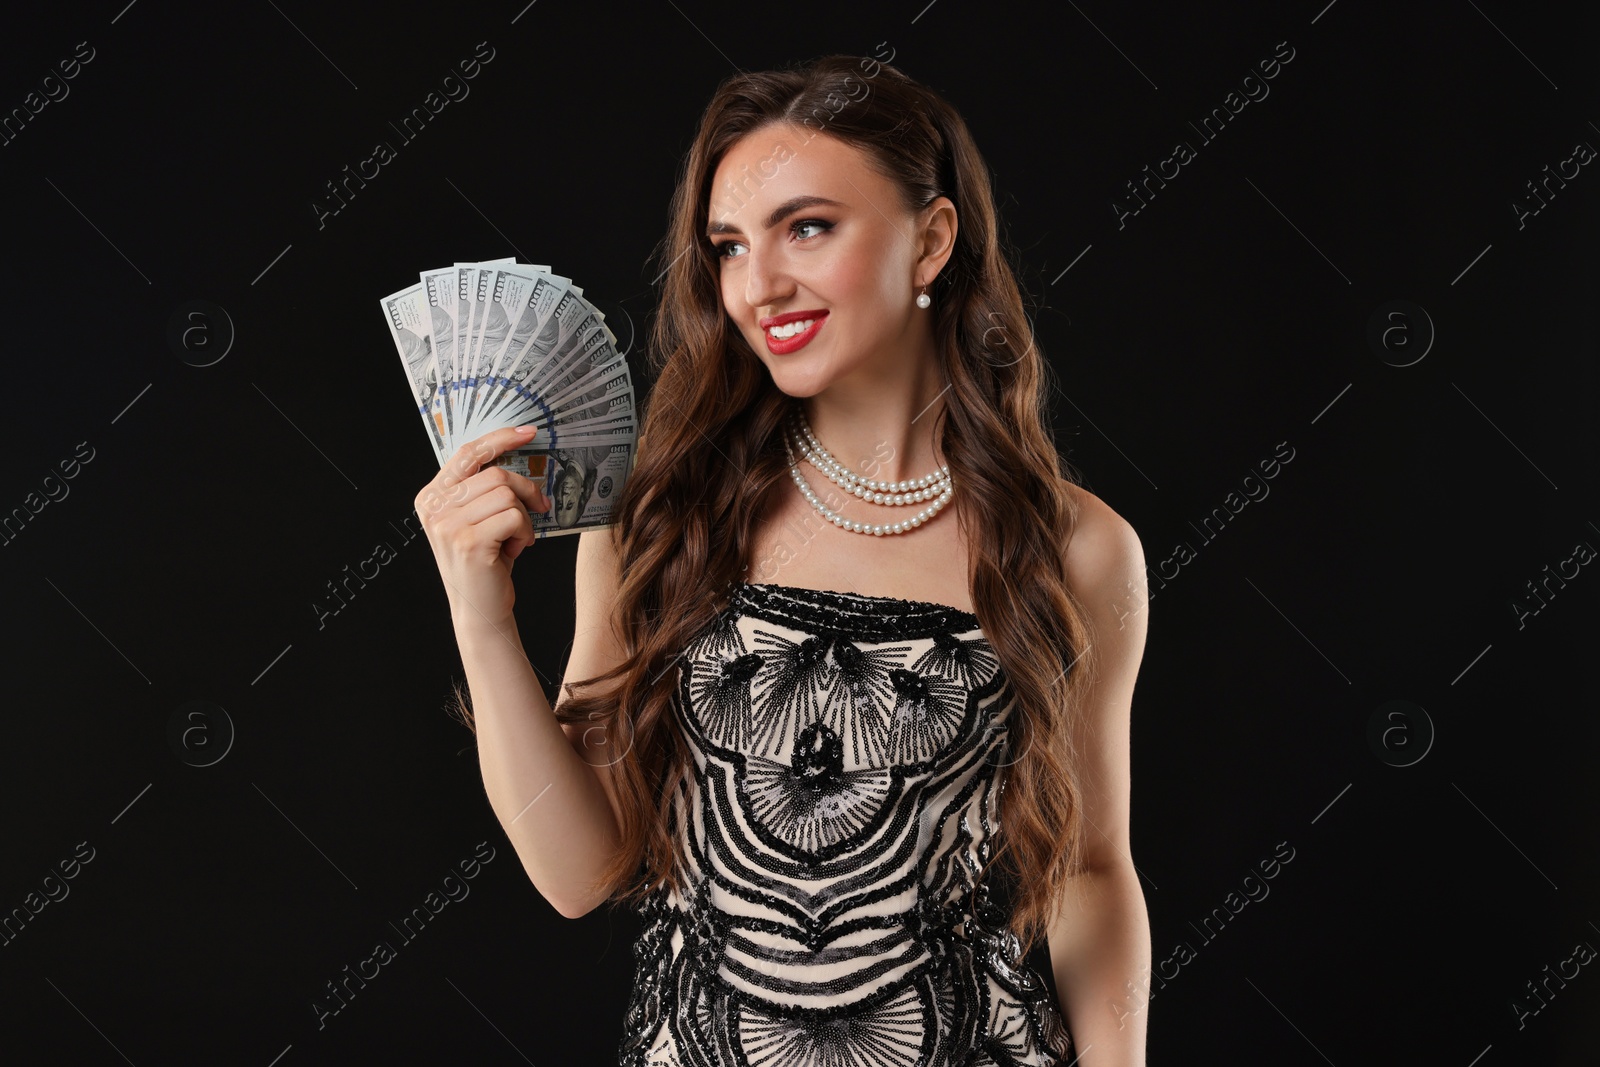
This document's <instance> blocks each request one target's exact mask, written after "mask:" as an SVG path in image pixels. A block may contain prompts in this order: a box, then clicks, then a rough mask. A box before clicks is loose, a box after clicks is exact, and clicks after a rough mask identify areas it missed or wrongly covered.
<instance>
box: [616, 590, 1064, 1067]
mask: <svg viewBox="0 0 1600 1067" xmlns="http://www.w3.org/2000/svg"><path fill="white" fill-rule="evenodd" d="M728 600H729V602H728V606H727V607H726V608H725V609H724V610H723V611H722V612H721V613H720V614H719V615H718V617H717V619H716V620H715V621H714V623H713V624H712V625H711V626H710V627H708V628H707V630H706V631H704V632H703V633H702V634H700V635H699V636H698V637H697V638H696V639H695V640H694V641H693V642H692V643H691V644H690V647H689V648H688V649H686V650H685V653H684V655H683V656H682V657H681V658H680V661H679V668H678V669H679V682H678V694H677V702H676V706H675V711H676V713H677V715H678V721H679V723H680V724H681V726H682V728H683V730H684V732H685V735H686V736H687V737H688V739H689V743H690V749H691V752H692V756H693V760H694V773H693V774H692V776H691V777H690V779H689V781H688V782H687V783H686V784H685V785H684V786H683V787H682V788H681V789H680V790H679V791H678V793H677V795H676V796H675V797H674V798H673V801H672V803H673V811H674V813H675V815H676V817H677V825H678V832H679V834H680V839H681V840H683V841H684V843H685V854H686V856H687V857H688V859H687V862H688V867H687V871H686V874H687V881H686V888H685V889H684V890H683V891H682V892H672V893H669V892H667V891H665V890H661V891H658V892H656V893H655V894H654V895H652V897H651V898H650V899H649V900H647V901H646V903H645V904H644V906H643V907H642V908H641V917H642V919H643V920H644V926H643V931H642V933H641V935H640V937H639V940H638V941H637V942H636V944H635V945H634V957H635V967H636V970H635V979H634V987H633V994H632V997H631V999H630V1002H629V1005H628V1013H627V1021H626V1031H625V1036H624V1038H623V1041H622V1044H621V1048H620V1050H619V1051H620V1062H621V1064H623V1065H624V1067H735V1065H736V1067H779V1065H782V1067H857V1065H860V1067H869V1065H870V1067H956V1065H963V1067H1023V1065H1028V1067H1033V1065H1048V1064H1058V1063H1059V1064H1064V1063H1067V1062H1069V1061H1070V1059H1071V1038H1070V1035H1069V1033H1068V1032H1067V1028H1066V1025H1065V1022H1064V1020H1063V1019H1062V1017H1061V1015H1060V1012H1059V1010H1058V1008H1057V1006H1056V1004H1055V1003H1054V1001H1053V999H1052V998H1051V996H1050V993H1049V988H1048V986H1046V984H1045V983H1044V981H1043V980H1042V979H1041V977H1040V976H1039V975H1038V974H1037V973H1036V972H1035V971H1034V970H1033V969H1032V968H1030V967H1029V966H1028V965H1027V963H1026V960H1025V959H1024V958H1023V957H1022V954H1021V952H1020V947H1019V945H1018V944H1017V940H1016V938H1015V937H1013V936H1012V935H1011V934H1010V933H1009V932H1008V931H1007V930H1006V929H1005V923H1004V918H1005V916H1004V915H1003V914H1000V913H999V909H998V908H996V907H995V906H994V905H993V904H992V903H991V902H990V900H989V894H988V887H987V885H986V884H985V882H984V880H983V879H982V877H981V874H982V869H983V867H984V865H985V864H986V863H987V861H988V859H989V857H990V854H991V853H990V850H991V841H992V839H993V838H994V836H995V835H996V834H997V833H998V832H999V826H998V821H997V817H996V812H997V810H998V801H999V797H1000V793H1001V790H1002V788H1003V773H1004V769H1005V766H1006V764H1007V763H1008V761H1009V759H1010V756H1009V752H1010V749H1009V745H1008V740H1007V739H1008V734H1007V726H1006V724H1007V721H1008V720H1009V717H1010V712H1011V708H1012V704H1011V694H1010V691H1009V689H1008V688H1007V687H1006V684H1005V677H1004V674H1003V672H1001V671H1000V668H999V661H998V660H997V658H996V657H995V655H994V653H993V650H992V649H991V648H990V646H989V644H988V642H987V640H986V639H985V637H984V635H983V632H982V629H981V627H980V626H979V625H978V620H977V617H976V616H975V615H973V614H971V613H969V612H964V611H959V610H957V609H956V608H953V607H949V606H946V605H940V604H930V603H924V602H919V601H910V600H901V599H897V598H891V597H875V596H865V595H861V594H854V593H842V592H831V591H824V590H814V589H801V588H797V587H787V586H776V585H754V584H750V583H747V582H738V583H735V585H734V586H733V587H732V588H731V590H730V593H729V598H728Z"/></svg>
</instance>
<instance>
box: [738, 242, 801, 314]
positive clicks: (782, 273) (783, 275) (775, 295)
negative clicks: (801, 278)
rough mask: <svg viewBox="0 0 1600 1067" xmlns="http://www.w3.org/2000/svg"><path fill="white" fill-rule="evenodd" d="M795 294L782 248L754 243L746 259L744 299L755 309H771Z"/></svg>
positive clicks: (746, 254)
mask: <svg viewBox="0 0 1600 1067" xmlns="http://www.w3.org/2000/svg"><path fill="white" fill-rule="evenodd" d="M793 292H794V279H793V278H791V277H790V276H789V272H788V269H787V267H786V265H785V263H784V260H783V252H782V250H781V249H777V248H768V247H766V246H765V243H764V242H759V243H753V244H752V245H751V246H750V250H749V251H748V252H746V253H745V256H744V298H745V300H747V301H748V302H749V304H750V306H751V307H752V308H756V309H758V310H760V309H765V308H771V307H774V306H775V305H777V304H779V303H781V302H783V301H784V300H785V299H786V298H787V297H788V296H790V295H791V294H792V293H793Z"/></svg>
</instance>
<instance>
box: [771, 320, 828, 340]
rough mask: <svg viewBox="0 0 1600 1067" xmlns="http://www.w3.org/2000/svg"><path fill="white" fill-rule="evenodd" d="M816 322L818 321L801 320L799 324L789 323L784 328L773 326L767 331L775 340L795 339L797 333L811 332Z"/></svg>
mask: <svg viewBox="0 0 1600 1067" xmlns="http://www.w3.org/2000/svg"><path fill="white" fill-rule="evenodd" d="M816 321H817V320H816V319H801V320H800V321H799V322H789V323H785V324H784V325H782V326H773V327H771V328H769V329H768V330H767V333H768V334H769V335H770V336H771V337H772V338H773V340H776V341H782V340H783V339H784V338H787V337H793V336H794V335H795V334H797V333H804V332H805V331H807V330H809V329H810V328H811V324H812V323H814V322H816Z"/></svg>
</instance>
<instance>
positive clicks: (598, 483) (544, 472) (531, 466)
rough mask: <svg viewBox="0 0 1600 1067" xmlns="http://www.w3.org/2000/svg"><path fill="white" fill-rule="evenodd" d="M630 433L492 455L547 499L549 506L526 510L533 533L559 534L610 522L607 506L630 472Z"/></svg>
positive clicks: (496, 460)
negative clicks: (548, 507)
mask: <svg viewBox="0 0 1600 1067" xmlns="http://www.w3.org/2000/svg"><path fill="white" fill-rule="evenodd" d="M633 450H634V438H633V437H632V436H627V435H620V434H610V435H600V436H596V437H592V438H589V439H587V440H585V441H584V442H583V443H582V444H578V445H573V446H570V447H569V446H565V445H561V444H558V443H550V444H548V445H538V444H531V445H529V446H527V447H525V448H518V449H513V450H511V451H509V452H505V453H502V454H501V455H499V456H496V457H495V459H494V464H495V466H500V467H505V468H506V469H508V470H511V471H513V472H515V473H517V474H520V475H522V476H523V477H525V478H530V479H532V480H534V481H536V482H538V483H539V486H540V488H541V489H543V490H544V494H545V496H546V497H547V498H548V499H549V500H550V502H551V507H550V510H549V511H544V512H538V513H535V512H531V511H530V512H529V513H528V514H529V517H530V518H531V519H532V520H533V531H534V536H536V537H538V538H545V537H559V536H561V535H563V534H573V533H582V532H583V531H584V530H593V529H597V528H599V527H603V526H609V525H611V523H612V510H613V508H614V507H615V505H616V502H617V499H618V498H619V497H620V496H621V494H622V488H623V486H624V485H625V484H626V483H627V480H628V475H629V474H630V473H632V471H633Z"/></svg>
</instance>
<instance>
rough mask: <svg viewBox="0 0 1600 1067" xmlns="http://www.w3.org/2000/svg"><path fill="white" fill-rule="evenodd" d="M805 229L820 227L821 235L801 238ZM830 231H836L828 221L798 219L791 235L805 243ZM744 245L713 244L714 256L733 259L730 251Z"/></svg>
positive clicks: (791, 227) (739, 243)
mask: <svg viewBox="0 0 1600 1067" xmlns="http://www.w3.org/2000/svg"><path fill="white" fill-rule="evenodd" d="M805 227H818V230H819V234H814V235H813V237H800V235H798V232H800V230H802V229H805ZM830 229H834V224H832V222H829V221H826V219H797V221H795V222H792V224H790V226H789V232H790V234H795V237H797V238H798V240H803V242H806V240H813V238H814V237H821V234H826V232H827V230H830ZM742 243H744V242H720V243H718V242H712V248H714V250H715V251H714V254H715V256H717V259H733V258H734V256H733V254H731V253H730V251H728V250H730V248H733V246H734V245H742Z"/></svg>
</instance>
